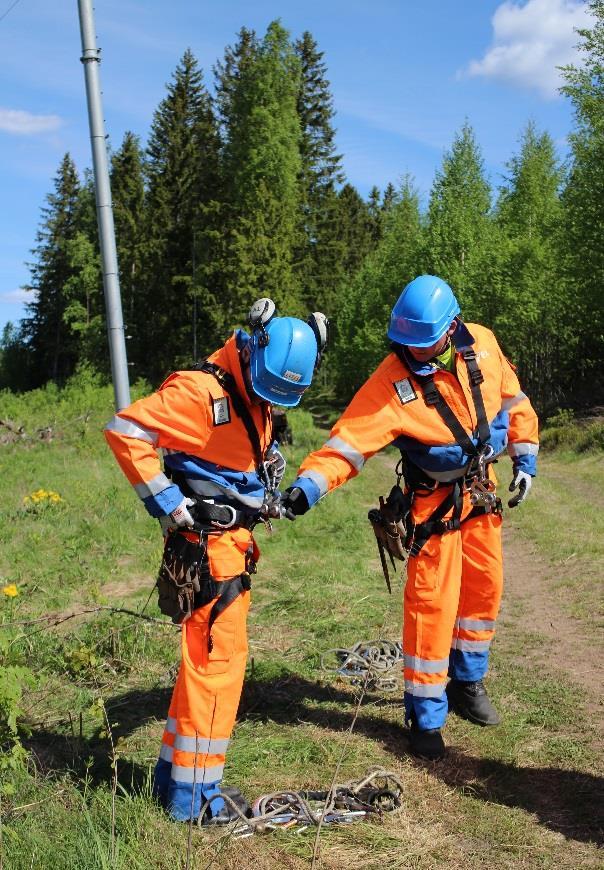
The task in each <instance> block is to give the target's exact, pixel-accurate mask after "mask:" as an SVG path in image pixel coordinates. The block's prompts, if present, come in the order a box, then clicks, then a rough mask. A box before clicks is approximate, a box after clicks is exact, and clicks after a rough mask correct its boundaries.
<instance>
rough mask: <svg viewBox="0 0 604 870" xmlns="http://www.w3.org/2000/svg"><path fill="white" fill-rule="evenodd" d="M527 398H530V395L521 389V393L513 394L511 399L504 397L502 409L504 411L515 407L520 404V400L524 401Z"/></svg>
mask: <svg viewBox="0 0 604 870" xmlns="http://www.w3.org/2000/svg"><path fill="white" fill-rule="evenodd" d="M527 398H528V396H527V395H526V393H523V392H522V391H520V392H519V393H516V395H515V396H512V397H511V398H509V399H504V400H503V402H502V403H501V410H502V411H509V410H510V409H511V408H513V407H514V405H518V404H520V402H522V401H523V400H524V399H527Z"/></svg>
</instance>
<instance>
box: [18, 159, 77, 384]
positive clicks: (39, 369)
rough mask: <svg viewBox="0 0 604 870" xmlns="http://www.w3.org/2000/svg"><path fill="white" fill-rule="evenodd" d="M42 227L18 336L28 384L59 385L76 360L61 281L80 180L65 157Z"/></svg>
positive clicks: (68, 269) (67, 273)
mask: <svg viewBox="0 0 604 870" xmlns="http://www.w3.org/2000/svg"><path fill="white" fill-rule="evenodd" d="M46 202H47V204H46V206H44V207H43V208H42V224H41V226H40V228H39V230H38V233H37V235H36V242H37V245H36V247H35V248H34V249H33V251H32V253H33V255H34V260H33V262H32V263H30V266H29V268H30V273H31V282H30V284H29V285H28V287H27V289H28V290H32V291H34V293H35V298H34V300H33V301H32V302H30V303H28V304H27V306H26V310H27V314H26V317H25V318H24V321H23V334H24V338H25V340H26V342H27V344H28V347H29V349H30V361H31V382H30V383H31V386H32V387H36V386H40V385H41V384H44V383H45V382H46V381H48V380H53V381H56V382H59V383H60V382H63V381H64V380H65V379H66V378H67V377H69V375H71V374H72V372H73V370H74V368H75V365H76V363H77V359H78V347H77V339H76V337H74V336H73V335H72V334H71V333H70V330H69V328H68V326H67V324H66V323H65V319H64V314H65V308H66V299H65V296H64V293H63V288H64V285H65V282H66V281H67V280H68V279H69V278H70V277H71V276H72V274H73V269H72V265H71V261H70V257H69V243H70V241H72V240H73V239H74V238H75V236H76V234H77V232H78V217H79V214H80V182H79V179H78V175H77V171H76V168H75V165H74V163H73V161H72V159H71V157H70V156H69V154H66V155H65V156H64V157H63V160H62V161H61V164H60V166H59V170H58V172H57V175H56V177H55V179H54V192H53V193H50V194H48V196H47V197H46Z"/></svg>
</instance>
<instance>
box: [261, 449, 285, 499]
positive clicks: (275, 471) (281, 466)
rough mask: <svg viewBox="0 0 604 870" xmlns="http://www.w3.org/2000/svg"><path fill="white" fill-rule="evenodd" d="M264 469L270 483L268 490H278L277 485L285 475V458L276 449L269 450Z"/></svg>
mask: <svg viewBox="0 0 604 870" xmlns="http://www.w3.org/2000/svg"><path fill="white" fill-rule="evenodd" d="M264 467H265V468H266V473H267V475H268V479H269V481H270V485H271V486H270V488H271V489H273V490H275V489H279V484H280V483H281V481H282V480H283V475H284V474H285V469H286V467H287V460H286V458H285V456H284V455H283V454H282V453H281V451H280V450H277V448H276V447H273V448H271V449H270V450H269V452H268V454H267V457H266V462H265V463H264Z"/></svg>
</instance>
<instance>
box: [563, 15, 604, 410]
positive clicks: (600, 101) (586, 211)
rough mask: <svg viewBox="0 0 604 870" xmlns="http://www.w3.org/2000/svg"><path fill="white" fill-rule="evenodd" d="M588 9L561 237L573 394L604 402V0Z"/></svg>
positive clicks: (574, 82) (571, 79)
mask: <svg viewBox="0 0 604 870" xmlns="http://www.w3.org/2000/svg"><path fill="white" fill-rule="evenodd" d="M589 10H590V12H591V15H592V16H593V22H594V24H593V27H592V28H591V29H584V30H579V36H580V43H579V48H580V51H581V56H582V65H581V66H569V67H567V68H566V69H565V70H564V77H565V80H566V84H565V86H564V87H563V88H562V92H563V93H564V94H565V95H566V96H568V97H569V98H570V100H571V102H572V105H573V108H574V113H575V123H576V128H575V130H574V132H573V133H572V135H571V136H570V143H571V152H572V159H571V165H570V171H569V174H568V180H567V184H566V187H565V190H564V193H563V197H562V200H563V205H564V232H563V236H562V240H563V244H564V247H563V252H564V273H565V280H566V284H567V286H568V289H569V295H570V297H571V299H572V305H570V306H569V308H568V309H567V318H568V321H569V323H570V324H572V327H573V329H574V331H575V334H576V335H577V336H578V337H579V342H578V347H577V351H576V355H575V359H574V361H573V365H572V367H571V370H570V371H569V376H570V378H571V382H572V385H573V389H574V396H573V399H574V401H578V402H583V403H589V404H592V405H593V404H601V403H604V376H603V375H602V357H603V356H604V248H603V245H602V238H604V0H590V3H589ZM579 385H581V388H580V389H579Z"/></svg>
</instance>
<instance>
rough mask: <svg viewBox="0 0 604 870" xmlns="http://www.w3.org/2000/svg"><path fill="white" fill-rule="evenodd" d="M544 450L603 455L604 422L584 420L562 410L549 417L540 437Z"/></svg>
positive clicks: (567, 410) (571, 412) (569, 411)
mask: <svg viewBox="0 0 604 870" xmlns="http://www.w3.org/2000/svg"><path fill="white" fill-rule="evenodd" d="M540 442H541V447H542V449H543V450H556V449H561V450H571V451H573V452H574V453H601V452H602V451H603V450H604V422H602V420H590V419H589V418H583V419H581V420H577V419H576V418H575V415H574V413H573V411H571V410H569V409H561V410H559V411H558V412H557V413H556V414H554V415H553V416H552V417H548V419H547V420H546V422H545V426H544V428H543V430H542V432H541V436H540Z"/></svg>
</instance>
